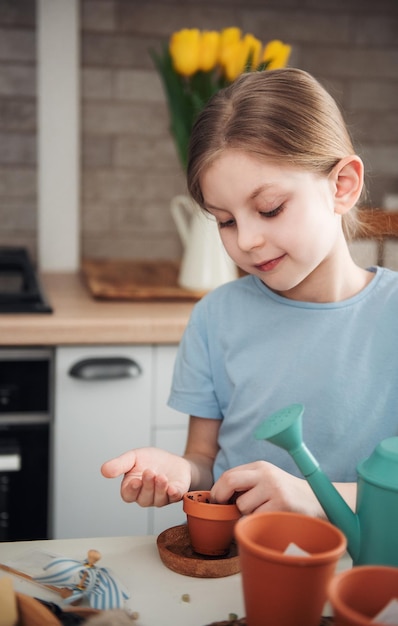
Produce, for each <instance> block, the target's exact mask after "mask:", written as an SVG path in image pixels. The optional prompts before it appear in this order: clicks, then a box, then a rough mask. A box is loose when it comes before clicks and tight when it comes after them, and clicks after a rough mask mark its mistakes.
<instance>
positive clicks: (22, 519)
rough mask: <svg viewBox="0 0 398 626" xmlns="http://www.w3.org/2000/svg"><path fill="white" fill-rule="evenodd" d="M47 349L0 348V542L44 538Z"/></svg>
mask: <svg viewBox="0 0 398 626" xmlns="http://www.w3.org/2000/svg"><path fill="white" fill-rule="evenodd" d="M52 362H53V357H52V350H51V349H47V348H42V349H41V348H26V349H19V348H9V349H6V348H0V540H1V541H21V540H31V539H47V538H49V477H50V473H49V463H50V458H49V457H50V454H49V450H50V438H51V424H52V406H51V405H52V398H51V389H52V384H51V380H52V375H53V374H52Z"/></svg>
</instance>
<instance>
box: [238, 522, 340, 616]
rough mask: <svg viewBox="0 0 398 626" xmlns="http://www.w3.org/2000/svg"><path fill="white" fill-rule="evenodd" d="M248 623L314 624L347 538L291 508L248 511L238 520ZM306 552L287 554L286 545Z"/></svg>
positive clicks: (324, 523)
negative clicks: (260, 511) (291, 545)
mask: <svg viewBox="0 0 398 626" xmlns="http://www.w3.org/2000/svg"><path fill="white" fill-rule="evenodd" d="M235 536H236V540H237V543H238V551H239V559H240V568H241V573H242V583H243V595H244V600H245V609H246V624H247V626H264V625H265V624H266V625H267V626H297V625H298V624H300V625H301V624H303V625H305V626H318V624H319V622H320V618H321V615H322V610H323V607H324V604H325V602H326V599H327V589H328V584H329V582H330V580H331V578H332V576H333V574H334V571H335V567H336V564H337V561H338V559H339V557H341V556H342V554H343V553H344V551H345V548H346V545H347V541H346V538H345V536H344V535H343V533H342V532H341V531H340V530H339V529H338V528H336V527H335V526H333V525H332V524H331V523H330V522H326V521H324V520H320V519H317V518H315V517H309V516H307V515H301V514H299V513H292V512H287V511H284V512H282V511H281V512H277V511H272V512H267V513H265V512H264V513H252V514H251V515H248V516H247V517H244V518H242V519H241V520H239V522H238V523H237V524H236V527H235ZM291 543H293V544H295V545H296V546H298V547H299V548H301V549H302V550H304V551H305V553H307V554H304V555H299V556H296V555H291V554H285V551H286V549H287V547H288V546H289V544H291Z"/></svg>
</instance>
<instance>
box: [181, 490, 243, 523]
mask: <svg viewBox="0 0 398 626" xmlns="http://www.w3.org/2000/svg"><path fill="white" fill-rule="evenodd" d="M198 494H200V495H203V496H204V497H205V498H206V497H209V496H210V491H206V490H197V491H188V492H187V493H185V494H184V497H183V510H184V512H185V513H186V515H190V516H191V517H197V518H202V519H209V520H213V519H216V520H217V519H220V520H238V519H239V518H240V517H241V516H242V514H241V512H240V511H239V509H238V507H237V506H236V504H216V503H212V502H201V501H199V500H193V499H191V498H190V497H189V496H194V495H198Z"/></svg>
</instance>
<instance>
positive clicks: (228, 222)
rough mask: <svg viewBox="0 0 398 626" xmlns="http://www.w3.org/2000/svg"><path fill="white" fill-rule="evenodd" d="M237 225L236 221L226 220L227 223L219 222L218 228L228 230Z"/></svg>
mask: <svg viewBox="0 0 398 626" xmlns="http://www.w3.org/2000/svg"><path fill="white" fill-rule="evenodd" d="M234 224H235V220H226V221H225V222H218V228H228V227H229V226H233V225H234Z"/></svg>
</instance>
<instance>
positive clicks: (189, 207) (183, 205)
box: [170, 195, 194, 247]
mask: <svg viewBox="0 0 398 626" xmlns="http://www.w3.org/2000/svg"><path fill="white" fill-rule="evenodd" d="M170 211H171V214H172V216H173V219H174V221H175V224H176V226H177V229H178V233H179V235H180V237H181V240H182V243H183V245H184V247H186V246H187V245H188V241H189V217H188V214H189V216H192V214H193V211H194V206H193V204H192V201H191V200H190V199H189V198H188V197H187V196H183V195H180V196H175V197H174V198H173V199H172V200H171V203H170Z"/></svg>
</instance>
